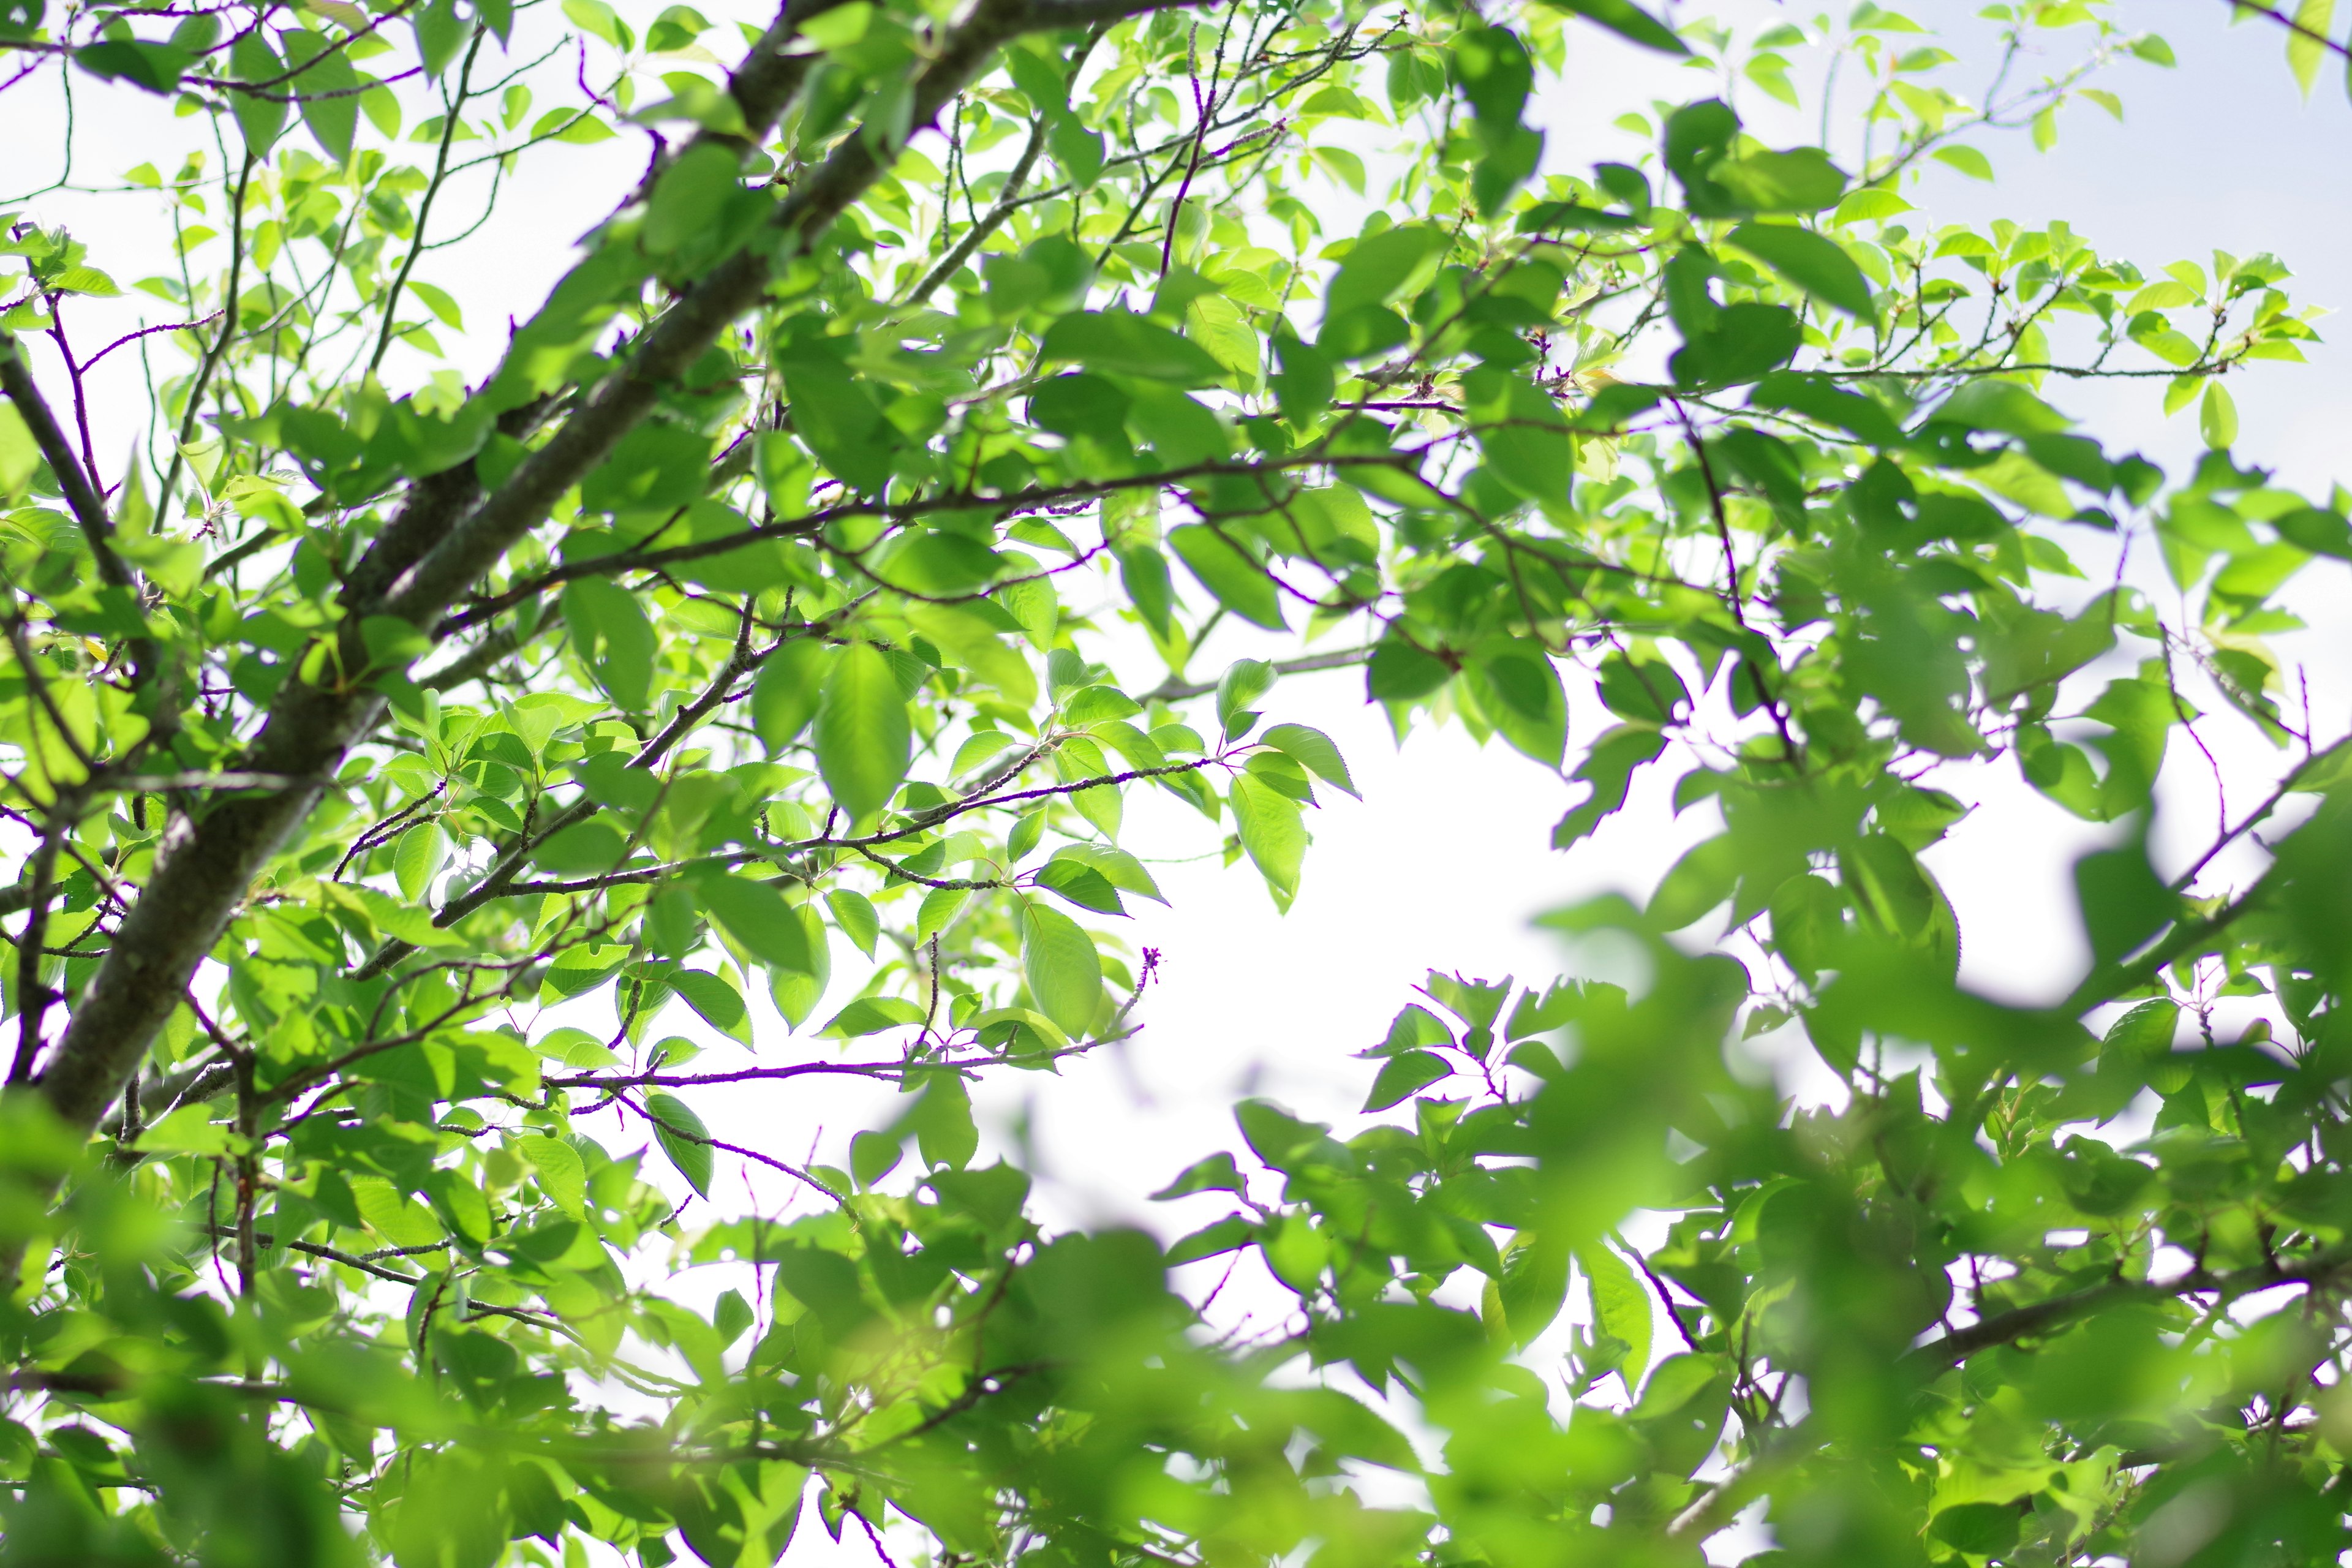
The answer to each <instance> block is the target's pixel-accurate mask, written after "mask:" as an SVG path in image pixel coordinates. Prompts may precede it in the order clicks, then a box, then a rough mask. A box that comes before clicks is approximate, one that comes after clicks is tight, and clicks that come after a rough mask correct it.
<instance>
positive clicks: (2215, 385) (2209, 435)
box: [2197, 381, 2238, 448]
mask: <svg viewBox="0 0 2352 1568" xmlns="http://www.w3.org/2000/svg"><path fill="white" fill-rule="evenodd" d="M2197 434H2198V435H2200V437H2204V440H2205V444H2206V445H2207V446H2208V447H2218V448H2227V447H2234V446H2236V445H2237V444H2238V405H2237V404H2236V402H2234V401H2233V400H2232V399H2231V396H2230V393H2229V389H2228V388H2227V387H2225V386H2223V385H2222V384H2221V383H2220V382H2218V381H2209V382H2207V383H2206V384H2205V400H2204V401H2203V402H2202V403H2200V404H2199V405H2198V407H2197Z"/></svg>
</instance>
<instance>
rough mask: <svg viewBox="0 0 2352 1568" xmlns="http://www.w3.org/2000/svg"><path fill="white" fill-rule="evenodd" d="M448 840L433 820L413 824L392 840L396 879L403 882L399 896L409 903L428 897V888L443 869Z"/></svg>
mask: <svg viewBox="0 0 2352 1568" xmlns="http://www.w3.org/2000/svg"><path fill="white" fill-rule="evenodd" d="M448 847H449V846H448V840H447V839H446V837H443V835H442V832H441V829H440V828H439V827H438V826H435V825H434V824H432V823H429V822H428V823H425V824H424V825H423V826H417V827H412V828H410V829H409V830H408V831H407V832H405V833H404V834H402V835H401V836H400V837H398V838H396V839H394V841H393V847H392V875H393V880H394V881H396V882H398V883H399V884H400V896H401V897H402V898H404V899H406V900H408V901H409V902H410V903H412V904H414V903H417V902H419V901H421V900H423V899H424V897H425V889H426V888H427V887H428V886H430V885H431V883H432V880H433V879H434V878H435V877H436V875H438V874H439V872H440V870H441V862H442V861H443V859H445V858H446V856H447V854H448Z"/></svg>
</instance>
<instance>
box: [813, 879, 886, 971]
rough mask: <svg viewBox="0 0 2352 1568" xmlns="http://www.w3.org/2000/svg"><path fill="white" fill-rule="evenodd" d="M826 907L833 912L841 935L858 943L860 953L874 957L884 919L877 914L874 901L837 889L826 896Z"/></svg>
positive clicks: (853, 891)
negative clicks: (875, 944)
mask: <svg viewBox="0 0 2352 1568" xmlns="http://www.w3.org/2000/svg"><path fill="white" fill-rule="evenodd" d="M824 907H825V908H826V909H828V910H832V911H833V918H834V921H835V923H837V924H838V925H839V926H840V927H841V934H842V935H844V936H845V937H847V938H848V939H849V940H850V941H851V942H855V943H856V944H857V951H858V952H862V953H864V954H865V955H866V957H868V958H871V957H873V956H874V942H875V939H876V938H877V937H879V936H880V935H881V934H882V917H881V916H880V915H879V914H877V913H876V912H875V909H874V904H873V900H870V899H868V898H866V895H865V894H863V893H860V892H856V891H855V890H853V889H848V888H836V889H834V890H833V891H832V892H830V893H827V894H826V895H825V896H824Z"/></svg>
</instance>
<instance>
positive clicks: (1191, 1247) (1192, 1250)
mask: <svg viewBox="0 0 2352 1568" xmlns="http://www.w3.org/2000/svg"><path fill="white" fill-rule="evenodd" d="M1256 1239H1257V1226H1256V1225H1255V1224H1254V1223H1252V1222H1251V1221H1249V1220H1247V1219H1244V1218H1243V1217H1242V1216H1240V1215H1234V1216H1233V1217H1232V1218H1229V1219H1221V1220H1219V1221H1217V1222H1216V1223H1215V1224H1214V1225H1210V1226H1202V1228H1201V1229H1199V1230H1196V1231H1194V1232H1193V1233H1192V1235H1190V1236H1188V1237H1183V1238H1182V1239H1181V1240H1180V1241H1178V1242H1177V1243H1176V1244H1175V1245H1174V1246H1172V1247H1169V1249H1168V1257H1167V1259H1166V1262H1167V1266H1168V1267H1169V1268H1181V1267H1182V1266H1183V1265H1185V1264H1187V1263H1198V1262H1199V1261H1200V1260H1201V1259H1202V1258H1219V1257H1223V1255H1224V1254H1226V1253H1228V1252H1238V1251H1240V1250H1241V1249H1242V1248H1243V1247H1247V1246H1248V1245H1249V1244H1250V1243H1251V1242H1253V1241H1255V1240H1256Z"/></svg>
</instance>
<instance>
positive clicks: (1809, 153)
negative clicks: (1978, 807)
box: [1707, 147, 1846, 259]
mask: <svg viewBox="0 0 2352 1568" xmlns="http://www.w3.org/2000/svg"><path fill="white" fill-rule="evenodd" d="M1707 177H1708V178H1710V179H1712V180H1713V181H1714V182H1715V183H1716V184H1718V185H1720V186H1722V187H1723V188H1724V189H1725V190H1726V191H1728V192H1729V193H1731V195H1732V196H1733V198H1734V199H1735V200H1737V201H1738V203H1739V205H1742V206H1744V207H1746V208H1748V210H1749V211H1751V212H1759V213H1817V212H1822V211H1823V210H1825V209H1827V208H1830V207H1833V206H1836V205H1838V201H1839V198H1841V197H1842V196H1843V195H1845V184H1846V180H1845V174H1844V172H1843V170H1841V169H1839V168H1838V166H1837V165H1836V164H1834V163H1831V162H1830V155H1829V154H1828V153H1824V152H1822V150H1821V149H1820V148H1818V147H1791V148H1790V149H1789V150H1788V151H1787V152H1785V153H1749V154H1748V156H1747V157H1745V158H1736V159H1729V160H1727V161H1725V162H1723V163H1717V164H1716V165H1715V166H1714V167H1713V168H1711V169H1709V170H1708V171H1707ZM1734 243H1737V241H1736V240H1735V241H1734ZM1768 259H1769V258H1768Z"/></svg>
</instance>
